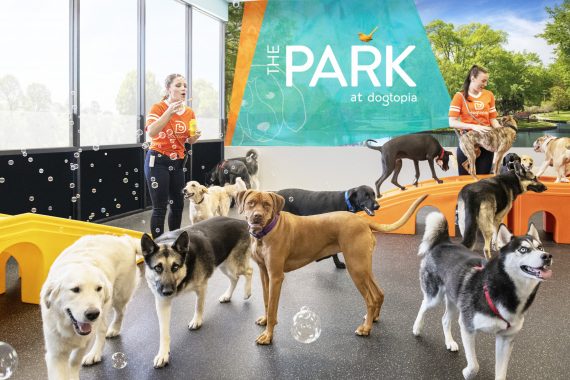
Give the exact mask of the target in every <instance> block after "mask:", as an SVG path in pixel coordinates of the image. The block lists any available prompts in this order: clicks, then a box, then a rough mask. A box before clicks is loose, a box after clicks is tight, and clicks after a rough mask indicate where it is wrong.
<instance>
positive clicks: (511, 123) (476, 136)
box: [459, 115, 518, 180]
mask: <svg viewBox="0 0 570 380" xmlns="http://www.w3.org/2000/svg"><path fill="white" fill-rule="evenodd" d="M499 123H501V125H502V126H503V128H493V129H492V130H491V131H489V132H486V133H480V132H476V131H469V132H467V133H464V134H462V135H461V136H460V137H459V147H460V148H461V151H463V153H465V156H466V157H467V161H468V162H469V174H471V176H472V177H473V178H475V179H476V180H477V179H478V178H477V173H476V169H475V160H476V159H477V147H478V146H481V147H483V148H485V149H487V150H488V151H490V152H495V157H493V173H494V174H498V173H499V168H500V166H501V162H503V156H504V155H505V153H507V151H508V150H509V149H511V146H512V145H513V142H514V141H515V139H516V137H517V130H518V128H517V122H516V120H515V118H514V117H512V116H510V115H509V116H503V117H502V118H500V119H499Z"/></svg>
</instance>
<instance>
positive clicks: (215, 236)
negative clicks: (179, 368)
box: [141, 216, 253, 368]
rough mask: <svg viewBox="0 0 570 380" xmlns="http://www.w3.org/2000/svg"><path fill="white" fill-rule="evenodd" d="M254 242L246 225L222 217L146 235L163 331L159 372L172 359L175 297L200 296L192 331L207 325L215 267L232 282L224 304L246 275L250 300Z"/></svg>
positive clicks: (148, 271)
mask: <svg viewBox="0 0 570 380" xmlns="http://www.w3.org/2000/svg"><path fill="white" fill-rule="evenodd" d="M249 239H250V236H249V232H248V226H247V223H246V222H244V221H242V220H237V219H232V218H226V217H223V216H218V217H215V218H212V219H208V220H205V221H203V222H200V223H197V224H194V225H193V226H190V227H188V228H185V229H180V230H176V231H171V232H167V233H165V234H163V235H161V236H159V237H158V238H157V239H156V240H155V241H153V240H152V238H151V237H150V236H149V235H147V234H144V235H143V237H142V239H141V246H142V254H143V257H144V262H145V268H146V269H145V278H146V281H147V284H148V287H149V288H150V290H151V291H152V293H153V294H154V300H155V304H156V311H157V314H158V324H159V331H160V348H159V350H158V354H157V355H156V356H155V358H154V368H161V367H164V366H165V365H167V364H168V362H169V359H170V314H171V310H172V300H173V299H174V297H175V296H176V295H178V294H180V293H182V292H183V291H190V290H191V291H194V292H195V293H196V297H197V298H196V309H195V311H194V317H193V318H192V320H191V321H190V323H189V324H188V328H189V329H190V330H196V329H199V328H200V327H201V326H202V322H203V314H204V302H205V299H206V288H207V286H208V279H209V278H210V277H211V276H212V273H213V272H214V269H216V267H218V268H220V270H221V271H222V272H223V273H224V274H225V275H226V276H227V277H228V278H229V280H230V286H229V287H228V289H227V290H226V291H225V293H224V294H223V295H222V296H221V297H220V298H219V301H220V302H222V303H223V302H230V300H231V298H232V295H233V292H234V290H235V287H236V285H237V282H238V280H239V276H245V288H244V299H248V298H249V297H250V296H251V276H252V273H253V269H252V268H251V264H250V260H249V259H250V257H251V251H250V241H249Z"/></svg>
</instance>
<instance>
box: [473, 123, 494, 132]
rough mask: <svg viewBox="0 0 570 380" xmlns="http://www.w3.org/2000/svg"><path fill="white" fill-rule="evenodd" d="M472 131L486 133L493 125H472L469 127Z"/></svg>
mask: <svg viewBox="0 0 570 380" xmlns="http://www.w3.org/2000/svg"><path fill="white" fill-rule="evenodd" d="M471 128H472V129H473V130H474V131H477V132H480V133H487V132H490V131H492V130H493V127H488V126H485V125H473V126H472V127H471Z"/></svg>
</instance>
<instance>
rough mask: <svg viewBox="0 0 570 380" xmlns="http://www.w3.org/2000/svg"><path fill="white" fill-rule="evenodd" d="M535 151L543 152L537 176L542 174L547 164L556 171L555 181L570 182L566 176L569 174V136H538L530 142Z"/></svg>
mask: <svg viewBox="0 0 570 380" xmlns="http://www.w3.org/2000/svg"><path fill="white" fill-rule="evenodd" d="M532 146H533V148H534V151H535V152H543V153H545V157H544V162H543V163H542V166H541V167H540V169H538V173H536V176H537V177H540V176H541V175H543V174H544V172H545V170H546V169H547V168H548V166H553V167H554V171H556V182H570V181H569V180H568V178H566V176H568V175H570V138H569V137H554V136H550V135H544V136H540V137H539V138H537V139H536V141H535V142H534V143H533V144H532Z"/></svg>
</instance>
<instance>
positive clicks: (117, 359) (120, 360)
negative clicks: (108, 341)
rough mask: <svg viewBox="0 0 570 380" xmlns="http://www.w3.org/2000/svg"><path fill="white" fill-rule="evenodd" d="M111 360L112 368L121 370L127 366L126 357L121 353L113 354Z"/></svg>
mask: <svg viewBox="0 0 570 380" xmlns="http://www.w3.org/2000/svg"><path fill="white" fill-rule="evenodd" d="M111 359H112V360H113V368H117V369H123V368H125V367H126V366H127V355H125V354H124V353H122V352H115V353H114V354H113V355H112V356H111Z"/></svg>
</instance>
